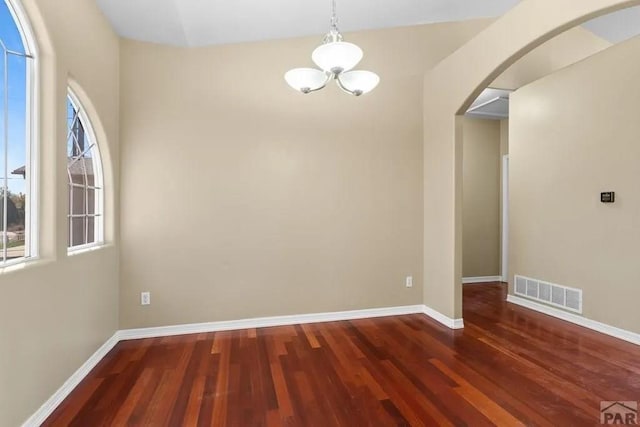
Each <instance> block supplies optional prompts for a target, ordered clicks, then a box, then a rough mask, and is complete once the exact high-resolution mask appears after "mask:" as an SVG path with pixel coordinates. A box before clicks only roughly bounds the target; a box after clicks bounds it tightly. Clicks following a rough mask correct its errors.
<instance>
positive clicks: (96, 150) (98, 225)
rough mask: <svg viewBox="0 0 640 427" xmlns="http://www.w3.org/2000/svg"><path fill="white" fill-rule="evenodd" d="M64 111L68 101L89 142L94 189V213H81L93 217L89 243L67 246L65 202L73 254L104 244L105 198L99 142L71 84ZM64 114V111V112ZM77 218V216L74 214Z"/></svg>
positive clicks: (68, 134)
mask: <svg viewBox="0 0 640 427" xmlns="http://www.w3.org/2000/svg"><path fill="white" fill-rule="evenodd" d="M65 101H66V102H65V111H67V109H68V103H69V102H70V103H71V105H72V107H73V108H74V111H76V112H77V113H76V114H77V117H78V120H79V121H80V123H81V124H82V128H83V130H84V134H85V138H86V139H87V140H88V142H89V144H90V148H89V149H87V151H91V158H92V162H93V180H94V181H93V186H92V187H93V188H94V189H93V191H94V204H95V206H94V214H93V215H89V214H88V213H85V214H83V215H82V217H84V218H89V217H90V218H93V220H94V227H93V232H94V241H93V242H90V243H84V244H81V245H75V246H69V245H70V243H71V242H72V239H70V237H71V232H72V227H73V222H72V221H71V217H72V215H74V214H73V213H72V212H71V209H72V208H71V205H70V203H67V210H66V211H67V239H68V244H67V255H74V254H77V253H82V252H86V251H89V250H93V249H95V248H97V247H100V246H104V244H105V239H104V234H105V233H104V225H105V220H104V215H105V200H104V197H105V196H104V194H105V189H104V164H103V162H102V155H101V152H100V143H99V141H98V138H97V136H96V133H95V131H94V127H93V123H92V121H91V119H90V117H89V116H88V115H87V111H86V108H85V107H84V106H83V104H82V102H81V101H80V99H79V97H78V95H77V94H76V92H74V90H73V88H72V87H71V85H69V86H67V97H66V99H65ZM65 116H66V113H65ZM68 126H69V124H68V118H67V138H66V139H65V159H66V168H67V184H66V187H67V197H68V196H69V192H70V191H71V188H72V185H71V184H72V182H70V180H69V177H70V174H69V160H68V158H69V153H68V152H67V147H68V143H69V138H71V131H70V129H69V127H68ZM86 191H87V187H86V185H85V192H86ZM74 217H75V218H77V216H74Z"/></svg>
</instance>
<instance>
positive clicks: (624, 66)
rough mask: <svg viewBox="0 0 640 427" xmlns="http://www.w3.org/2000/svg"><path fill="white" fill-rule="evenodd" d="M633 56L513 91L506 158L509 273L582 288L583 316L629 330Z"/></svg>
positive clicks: (604, 59)
mask: <svg viewBox="0 0 640 427" xmlns="http://www.w3.org/2000/svg"><path fill="white" fill-rule="evenodd" d="M639 52H640V39H638V38H636V39H633V40H631V41H629V42H625V43H623V44H620V45H616V46H615V47H612V48H610V49H608V50H605V51H604V52H602V53H600V54H598V55H596V56H594V57H592V58H589V59H588V60H586V61H583V62H581V63H579V64H576V65H575V66H572V67H569V68H567V69H565V70H562V71H560V72H558V73H555V74H553V75H551V76H549V77H546V78H544V79H542V80H539V81H537V82H535V83H533V84H531V85H529V86H526V87H524V88H522V89H520V90H519V91H517V92H516V93H515V94H514V95H513V97H512V102H511V117H510V126H511V128H510V154H509V157H510V161H511V169H510V189H511V200H510V212H509V215H510V225H511V229H510V230H511V233H510V235H511V240H510V271H511V274H522V275H526V276H530V277H533V278H538V279H542V280H546V281H550V282H553V283H558V284H562V285H566V286H572V287H576V288H581V289H583V290H584V315H585V316H586V317H588V318H591V319H594V320H597V321H600V322H604V323H607V324H611V325H614V326H618V327H621V328H624V329H628V330H632V331H634V332H640V310H638V301H639V300H640V290H638V286H637V284H638V283H639V282H640V264H639V263H638V258H639V256H640V251H639V249H638V241H640V227H638V218H640V199H639V197H638V181H639V180H640V170H639V169H638V163H640V144H639V143H638V135H640V122H639V121H638V119H637V118H638V113H639V109H638V105H637V100H638V99H640V83H639V82H638V79H637V70H638V67H639V66H640V59H639V58H640V56H639V55H638V53H639ZM602 191H615V192H616V199H617V200H616V203H615V204H611V205H606V204H602V203H600V201H599V199H600V192H602ZM511 279H513V277H511Z"/></svg>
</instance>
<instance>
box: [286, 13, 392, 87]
mask: <svg viewBox="0 0 640 427" xmlns="http://www.w3.org/2000/svg"><path fill="white" fill-rule="evenodd" d="M362 56H363V54H362V49H360V48H359V47H358V46H356V45H355V44H353V43H348V42H345V41H344V40H343V37H342V34H340V30H338V17H337V15H336V0H332V13H331V27H330V29H329V32H328V33H327V35H326V36H325V37H324V40H323V43H322V45H320V46H318V47H317V48H316V49H315V50H314V51H313V54H312V55H311V59H313V62H315V64H316V65H317V66H318V67H319V68H320V69H317V68H294V69H292V70H289V71H287V72H286V73H285V75H284V79H285V80H286V81H287V83H288V84H289V86H291V87H292V88H294V89H295V90H297V91H299V92H302V93H311V92H315V91H318V90H320V89H323V88H324V87H325V86H326V85H327V84H328V83H329V82H330V81H331V80H335V82H336V84H337V85H338V87H339V88H340V89H342V90H343V91H345V92H347V93H350V94H351V95H355V96H360V95H362V94H365V93H367V92H371V91H372V90H373V89H375V87H376V86H378V83H379V82H380V77H378V75H377V74H376V73H373V72H371V71H364V70H354V71H352V70H353V68H354V67H355V66H356V65H358V63H359V62H360V60H361V59H362Z"/></svg>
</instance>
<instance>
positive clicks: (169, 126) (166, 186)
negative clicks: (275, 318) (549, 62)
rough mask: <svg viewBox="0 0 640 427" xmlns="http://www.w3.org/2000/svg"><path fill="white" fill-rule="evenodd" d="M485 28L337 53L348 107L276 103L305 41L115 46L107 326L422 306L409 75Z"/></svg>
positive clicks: (380, 41) (415, 85)
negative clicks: (112, 320)
mask: <svg viewBox="0 0 640 427" xmlns="http://www.w3.org/2000/svg"><path fill="white" fill-rule="evenodd" d="M485 25H487V21H473V22H466V23H461V24H443V25H431V26H422V27H413V28H400V29H392V30H385V31H374V32H362V33H357V34H349V35H347V38H348V40H349V41H352V42H355V43H357V44H359V45H360V46H361V47H362V48H363V50H364V51H365V59H364V61H363V63H362V67H363V68H366V69H372V70H375V71H376V72H378V73H379V74H380V76H381V79H382V83H381V84H380V86H379V87H378V88H377V89H376V90H375V91H374V92H372V93H371V94H368V95H366V96H363V97H360V98H355V97H351V96H347V95H345V94H344V93H342V92H341V91H340V90H338V88H337V87H335V86H334V85H330V86H329V87H327V88H326V89H324V90H323V91H321V92H318V93H314V94H311V95H308V96H304V95H302V94H299V93H296V92H295V91H293V90H291V89H289V88H288V87H287V85H286V83H285V82H284V80H283V78H282V76H283V74H284V72H285V71H286V70H287V69H289V68H292V67H297V66H308V65H311V61H310V58H309V55H310V53H311V51H312V50H313V48H314V47H315V46H316V45H317V44H318V43H319V40H318V39H317V38H303V39H295V40H289V41H278V42H267V43H253V44H242V45H233V46H221V47H210V48H200V49H180V48H171V47H162V46H157V45H152V44H144V43H138V42H131V41H124V42H123V43H122V71H121V76H122V87H121V100H122V109H121V119H122V122H121V128H122V133H121V136H122V141H123V146H122V149H123V153H122V159H123V167H122V171H123V173H122V183H123V185H122V189H123V193H122V212H123V216H122V236H123V249H122V276H121V277H122V285H121V290H122V291H121V312H120V321H121V326H122V327H123V328H131V327H143V326H157V325H169V324H179V323H190V322H204V321H215V320H225V319H241V318H250V317H259V316H272V315H284V314H297V313H313V312H326V311H338V310H350V309H364V308H373V307H387V306H400V305H409V304H420V303H422V288H421V283H422V263H421V259H422V187H421V186H422V160H421V159H422V113H421V110H422V108H421V106H422V104H421V103H422V91H421V87H422V75H423V73H424V70H425V69H426V68H427V67H429V66H431V65H432V64H434V63H435V62H437V61H438V60H440V59H441V58H442V57H444V56H445V55H446V54H448V53H449V52H451V51H452V50H454V49H455V48H456V47H457V46H459V45H460V44H461V43H463V42H464V41H465V40H467V39H468V38H470V37H471V36H472V35H473V34H475V33H477V31H479V30H480V29H481V28H483V27H484V26H485ZM125 213H126V214H125ZM409 275H411V276H413V277H414V284H415V285H414V288H412V289H407V288H406V287H405V286H404V281H405V276H409ZM143 290H148V291H151V293H152V304H151V305H150V306H146V307H142V306H140V305H139V299H140V298H139V295H140V292H141V291H143Z"/></svg>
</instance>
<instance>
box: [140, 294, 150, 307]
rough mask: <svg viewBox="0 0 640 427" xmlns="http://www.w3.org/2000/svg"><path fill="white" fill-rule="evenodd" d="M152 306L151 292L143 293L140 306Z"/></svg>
mask: <svg viewBox="0 0 640 427" xmlns="http://www.w3.org/2000/svg"><path fill="white" fill-rule="evenodd" d="M150 304H151V292H141V293H140V305H150Z"/></svg>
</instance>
